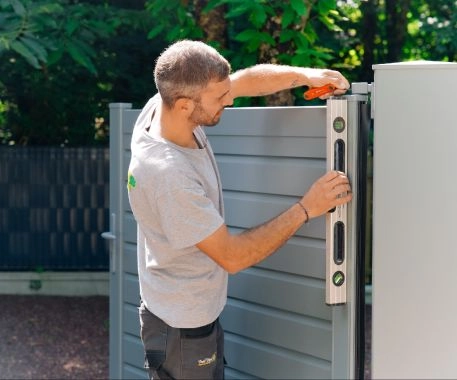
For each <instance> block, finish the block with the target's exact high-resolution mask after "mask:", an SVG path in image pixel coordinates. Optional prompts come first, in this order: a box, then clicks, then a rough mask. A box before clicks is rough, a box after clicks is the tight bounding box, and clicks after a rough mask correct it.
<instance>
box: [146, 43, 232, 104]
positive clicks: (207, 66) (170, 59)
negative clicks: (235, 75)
mask: <svg viewBox="0 0 457 380" xmlns="http://www.w3.org/2000/svg"><path fill="white" fill-rule="evenodd" d="M229 74H230V64H229V63H228V61H227V60H226V59H225V58H224V57H223V56H222V55H221V54H219V53H218V52H217V50H216V49H214V48H213V47H211V46H209V45H207V44H205V43H203V42H200V41H189V40H183V41H179V42H176V43H174V44H172V45H170V46H169V47H168V48H167V49H165V50H164V51H163V52H162V54H161V55H160V56H159V58H158V59H157V62H156V66H155V69H154V80H155V83H156V86H157V89H158V90H159V93H160V95H161V97H162V101H163V102H164V103H165V104H166V105H167V106H168V107H173V105H174V104H175V102H176V100H178V99H179V98H191V99H197V100H198V99H199V98H200V91H201V90H202V89H203V88H205V87H206V86H207V85H208V83H209V82H210V81H217V82H220V81H222V80H224V79H226V78H227V77H228V76H229Z"/></svg>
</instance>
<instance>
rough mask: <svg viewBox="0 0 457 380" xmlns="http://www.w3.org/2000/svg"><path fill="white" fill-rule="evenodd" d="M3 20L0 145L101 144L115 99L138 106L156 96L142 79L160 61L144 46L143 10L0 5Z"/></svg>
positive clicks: (63, 0) (13, 0)
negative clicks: (150, 95)
mask: <svg viewBox="0 0 457 380" xmlns="http://www.w3.org/2000/svg"><path fill="white" fill-rule="evenodd" d="M0 19H1V20H7V21H8V22H2V23H0V24H1V25H2V28H1V31H0V41H1V42H0V44H1V46H2V49H1V50H0V55H1V57H2V59H1V61H0V78H1V79H0V80H1V83H0V96H1V98H0V99H1V100H0V140H1V141H2V142H3V143H9V144H21V145H61V146H67V145H68V146H76V145H88V144H100V143H101V144H106V142H107V139H108V135H107V123H106V121H107V119H108V118H107V112H108V103H109V102H110V101H113V98H115V95H114V94H115V93H117V94H119V96H122V98H118V99H120V100H125V99H129V100H132V101H134V100H135V99H141V101H143V99H144V98H145V92H146V91H149V92H152V91H153V89H152V88H151V86H150V85H149V86H147V85H146V83H145V80H144V78H145V77H146V76H147V75H149V79H150V78H152V76H150V73H151V71H152V70H151V68H152V62H153V59H154V57H155V56H156V54H157V53H156V51H155V50H154V49H152V48H151V46H150V44H147V42H148V41H147V40H146V30H148V29H149V28H150V27H151V25H152V21H151V19H150V17H149V15H148V14H147V13H146V12H144V10H141V11H137V10H132V9H119V8H115V7H111V6H108V5H107V4H106V3H105V2H103V1H100V2H97V3H93V2H91V3H84V2H78V1H70V0H60V1H59V2H58V3H57V4H56V2H50V1H49V0H33V1H31V0H23V1H19V0H2V1H1V2H0ZM30 41H33V43H31V42H30ZM146 44H147V45H146ZM132 56H133V57H132ZM146 59H147V60H149V61H150V67H149V68H148V67H147V66H145V65H144V62H145V60H146ZM121 62H122V66H121V65H120V63H121ZM133 65H134V66H133ZM132 66H133V67H132ZM120 67H122V69H120ZM6 73H8V74H7V75H5V74H6ZM150 83H151V80H150V81H149V84H150ZM138 92H140V93H138ZM2 110H3V113H2Z"/></svg>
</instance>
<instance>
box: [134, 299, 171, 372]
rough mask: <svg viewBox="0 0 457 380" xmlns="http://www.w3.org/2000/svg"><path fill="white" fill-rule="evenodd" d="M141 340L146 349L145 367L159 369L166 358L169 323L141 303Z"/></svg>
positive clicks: (153, 369)
mask: <svg viewBox="0 0 457 380" xmlns="http://www.w3.org/2000/svg"><path fill="white" fill-rule="evenodd" d="M139 315H140V326H141V332H140V334H141V340H142V342H143V346H144V351H145V363H144V366H145V368H149V369H150V370H152V371H157V370H158V369H159V368H160V367H161V366H162V364H163V363H164V362H165V359H166V351H167V327H168V326H167V324H166V323H165V322H163V321H162V320H161V319H160V318H157V317H156V316H155V315H154V314H152V313H151V312H150V311H149V310H148V309H146V307H145V306H144V305H143V304H141V306H140V308H139Z"/></svg>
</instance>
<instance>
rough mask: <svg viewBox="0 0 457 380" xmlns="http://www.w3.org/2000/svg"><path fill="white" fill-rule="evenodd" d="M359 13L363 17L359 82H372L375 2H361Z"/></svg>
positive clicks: (372, 0) (375, 21)
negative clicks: (362, 51)
mask: <svg viewBox="0 0 457 380" xmlns="http://www.w3.org/2000/svg"><path fill="white" fill-rule="evenodd" d="M360 7H361V12H362V15H363V20H362V31H361V39H362V45H363V49H364V53H363V58H362V67H361V78H360V80H361V81H366V82H372V81H373V69H372V65H373V63H374V59H375V57H374V50H375V38H376V31H377V29H378V28H377V17H376V13H377V10H378V4H377V1H376V0H368V1H365V2H362V5H361V6H360Z"/></svg>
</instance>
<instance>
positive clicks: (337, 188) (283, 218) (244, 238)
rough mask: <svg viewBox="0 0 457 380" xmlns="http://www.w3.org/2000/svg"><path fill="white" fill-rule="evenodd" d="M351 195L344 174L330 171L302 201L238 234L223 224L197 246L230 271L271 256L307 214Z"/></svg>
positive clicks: (320, 211)
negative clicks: (232, 232) (234, 233)
mask: <svg viewBox="0 0 457 380" xmlns="http://www.w3.org/2000/svg"><path fill="white" fill-rule="evenodd" d="M351 198H352V195H351V190H350V186H349V181H348V179H347V177H346V176H345V175H344V174H343V173H340V172H335V171H333V172H329V173H327V174H325V175H324V176H323V177H321V178H320V179H318V180H317V181H316V182H315V183H314V184H313V186H311V188H310V190H309V191H308V192H307V193H306V194H305V195H304V196H303V198H302V199H301V200H300V203H301V205H300V204H298V203H297V204H294V205H293V206H291V207H290V208H289V209H287V210H286V211H284V212H283V213H282V214H280V215H278V216H277V217H275V218H273V219H271V220H270V221H268V222H266V223H264V224H262V225H260V226H258V227H254V228H251V229H248V230H246V231H244V232H243V233H241V234H238V235H232V234H230V232H229V231H228V228H227V226H226V225H225V224H224V225H222V226H221V227H219V229H217V230H216V231H215V232H214V233H213V234H211V235H210V236H209V237H207V238H206V239H204V240H203V241H201V242H200V243H198V244H197V247H198V248H199V249H200V250H201V251H202V252H204V253H206V254H207V255H208V256H209V257H211V258H212V259H213V260H214V261H215V262H216V263H218V264H219V265H220V266H221V267H223V268H224V269H225V270H226V271H227V272H229V273H231V274H233V273H236V272H239V271H240V270H243V269H245V268H248V267H250V266H252V265H255V264H257V263H258V262H260V261H262V260H263V259H265V258H266V257H268V256H270V255H271V254H272V253H274V252H275V251H276V250H277V249H278V248H280V247H281V246H282V245H283V244H284V243H285V242H286V241H287V240H288V239H289V238H290V237H291V236H292V235H293V234H294V233H295V232H296V231H297V230H298V229H299V228H300V226H301V225H302V224H303V223H305V222H307V221H308V219H309V218H314V217H317V216H320V215H323V214H325V213H326V212H327V211H328V210H330V209H332V208H333V207H336V206H339V205H341V204H344V203H347V202H349V201H350V200H351ZM305 210H306V211H305Z"/></svg>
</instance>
